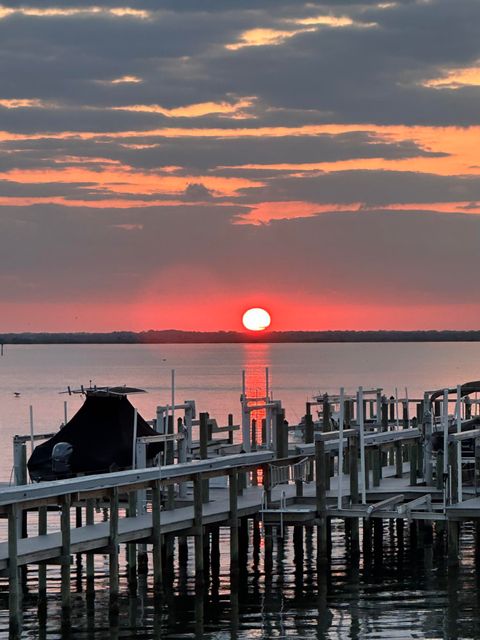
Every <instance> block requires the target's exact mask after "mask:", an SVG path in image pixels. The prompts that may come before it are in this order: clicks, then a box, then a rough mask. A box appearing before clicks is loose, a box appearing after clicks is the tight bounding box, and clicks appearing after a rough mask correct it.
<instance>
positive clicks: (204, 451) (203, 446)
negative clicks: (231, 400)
mask: <svg viewBox="0 0 480 640" xmlns="http://www.w3.org/2000/svg"><path fill="white" fill-rule="evenodd" d="M208 420H209V415H208V413H201V414H200V458H201V459H202V460H206V459H207V458H208ZM202 486H203V489H202V502H204V503H207V502H208V501H209V499H210V496H209V483H208V480H202Z"/></svg>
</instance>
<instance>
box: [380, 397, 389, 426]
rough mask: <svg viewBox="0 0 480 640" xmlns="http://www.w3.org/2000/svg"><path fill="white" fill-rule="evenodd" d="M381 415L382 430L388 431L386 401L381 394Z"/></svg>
mask: <svg viewBox="0 0 480 640" xmlns="http://www.w3.org/2000/svg"><path fill="white" fill-rule="evenodd" d="M381 411H382V417H381V424H382V431H388V402H387V398H386V397H385V396H382V405H381Z"/></svg>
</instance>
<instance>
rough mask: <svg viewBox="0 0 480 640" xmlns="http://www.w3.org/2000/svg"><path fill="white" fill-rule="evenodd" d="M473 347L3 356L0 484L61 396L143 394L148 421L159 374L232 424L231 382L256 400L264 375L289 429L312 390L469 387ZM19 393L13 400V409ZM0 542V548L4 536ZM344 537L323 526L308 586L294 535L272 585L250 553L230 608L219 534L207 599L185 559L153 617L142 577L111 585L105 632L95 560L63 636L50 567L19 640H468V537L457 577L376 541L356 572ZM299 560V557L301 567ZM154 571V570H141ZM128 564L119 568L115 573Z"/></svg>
mask: <svg viewBox="0 0 480 640" xmlns="http://www.w3.org/2000/svg"><path fill="white" fill-rule="evenodd" d="M479 355H480V344H477V343H430V344H418V343H415V344H388V343H384V344H340V345H338V344H327V345H326V344H314V345H303V344H302V345H118V346H113V345H65V346H64V345H61V346H7V347H6V350H5V356H4V357H3V358H0V407H1V409H0V445H1V446H2V449H3V453H4V456H3V461H4V462H3V465H2V466H1V477H0V480H3V481H6V480H8V478H9V476H10V471H11V454H10V451H11V438H12V436H13V434H15V433H28V431H29V405H33V407H34V420H35V430H36V431H38V432H40V431H50V430H56V429H57V428H58V426H59V424H60V422H61V421H62V420H63V412H64V406H63V402H64V400H65V398H67V400H68V413H69V415H72V414H73V412H74V411H75V410H76V409H77V408H78V407H79V406H80V403H81V399H80V398H79V397H68V396H63V395H59V393H58V392H59V391H61V390H62V389H65V388H66V386H67V385H68V384H69V385H71V386H72V387H76V386H78V385H80V384H88V383H89V381H90V380H92V381H93V382H94V383H96V384H111V385H113V384H123V383H126V384H129V385H133V386H139V387H142V388H145V389H146V390H147V391H148V392H149V393H148V394H145V395H142V396H134V397H132V400H133V401H134V403H135V404H136V406H138V408H139V410H140V411H141V412H142V414H143V415H144V417H146V418H147V419H149V418H151V417H153V416H154V412H155V407H156V405H157V404H167V403H168V402H169V401H170V390H169V385H170V370H171V369H172V368H174V369H175V370H176V379H177V396H176V397H177V400H185V399H195V400H196V401H197V406H198V408H199V410H208V411H209V412H210V414H211V415H213V416H215V417H217V419H218V421H219V423H223V422H224V421H225V419H226V415H227V414H228V413H229V412H233V413H235V414H236V420H237V421H238V420H239V413H240V412H239V395H240V390H241V370H242V369H246V370H247V381H248V387H249V389H250V390H251V391H250V392H254V391H255V389H258V392H259V393H261V389H262V385H263V369H264V367H265V366H268V367H269V368H270V372H271V381H272V387H273V391H274V395H275V397H277V398H280V399H281V400H282V402H283V405H284V406H285V407H286V410H287V418H288V419H289V420H290V421H291V422H295V421H297V420H298V419H299V418H300V416H301V415H303V413H304V412H305V401H306V400H307V399H309V398H310V397H311V396H312V394H314V393H318V392H320V391H322V392H323V391H336V390H338V388H339V387H340V386H344V387H346V389H348V390H353V389H355V388H356V387H357V386H358V385H360V384H362V385H363V386H364V387H377V386H383V387H384V388H385V391H386V392H387V393H388V394H390V393H392V392H393V390H394V388H395V387H398V388H399V389H401V390H403V389H404V387H405V386H408V392H409V395H410V397H413V396H415V395H417V396H418V395H419V394H421V393H422V392H423V391H424V390H425V389H429V388H430V389H432V388H443V387H444V386H447V385H450V386H451V385H454V384H456V383H458V382H463V381H466V380H473V379H477V378H479V377H480V376H479V375H478V368H479V367H478V362H480V360H479ZM14 392H19V393H20V394H21V395H20V397H19V398H15V397H14ZM2 537H3V536H2ZM344 539H345V535H344V531H343V524H342V523H340V522H336V521H334V523H333V548H332V562H331V566H330V568H329V570H328V571H325V572H323V571H322V572H321V573H320V575H318V574H317V570H316V562H315V558H316V552H315V535H314V534H313V535H310V534H306V537H305V541H304V544H303V547H302V549H300V548H299V547H298V546H297V547H296V546H295V545H294V544H293V530H292V529H289V530H288V534H287V538H286V539H285V540H284V541H283V542H282V541H281V540H277V541H275V544H274V552H273V568H274V570H273V574H272V576H271V577H269V576H268V575H265V572H264V561H265V557H264V555H265V550H264V547H263V544H262V546H261V547H260V548H259V549H256V550H254V549H253V547H252V544H250V550H249V556H248V560H247V562H246V563H245V566H247V567H248V571H247V572H244V574H243V575H242V577H241V581H240V585H239V589H238V593H237V594H234V595H233V596H231V593H230V579H229V557H228V530H227V529H222V530H221V544H220V550H221V553H220V566H219V568H218V571H216V572H215V573H214V575H212V583H211V586H210V590H209V592H208V594H204V598H202V597H195V596H194V593H195V591H194V579H193V575H194V570H193V566H192V560H193V553H192V550H191V549H190V555H189V566H188V571H187V574H186V575H179V572H178V570H176V571H175V576H174V580H173V582H172V584H171V587H170V588H169V589H168V591H167V598H166V600H165V602H164V603H163V605H162V607H161V608H160V609H158V608H157V609H156V608H155V606H154V602H153V600H152V590H151V577H149V578H148V579H144V580H143V581H142V580H140V582H139V586H138V591H137V594H136V595H135V596H129V595H128V589H127V585H126V580H125V577H124V576H122V585H121V587H122V588H121V592H122V594H123V595H122V601H121V614H120V618H119V620H118V622H117V623H115V624H114V625H113V626H111V624H110V622H109V619H108V557H107V556H101V555H97V556H96V567H97V571H98V574H99V578H98V580H97V582H96V599H95V604H94V606H92V604H91V603H89V602H87V600H86V597H85V594H84V593H83V590H82V589H83V588H84V584H83V585H82V584H81V583H78V584H77V583H76V581H75V573H76V572H75V568H72V580H73V585H72V586H73V613H72V625H71V627H70V628H69V629H67V628H62V625H61V617H60V601H59V597H58V589H59V571H58V567H55V566H49V569H48V603H47V609H46V610H42V609H40V610H38V608H37V601H36V587H37V585H36V570H35V569H34V568H31V570H30V571H29V572H28V577H27V579H28V588H29V596H28V597H27V598H26V600H25V607H24V611H25V614H24V632H23V636H24V637H25V638H48V639H49V640H53V639H55V638H79V639H80V638H82V639H83V638H89V639H90V638H91V639H93V640H100V639H102V640H103V639H106V638H132V637H136V638H158V637H162V638H169V639H180V638H181V639H188V638H205V639H211V640H213V639H215V640H217V639H221V640H224V639H225V640H227V639H230V638H232V639H233V638H238V639H244V638H245V639H246V638H258V639H261V640H267V639H269V638H327V639H330V638H332V639H333V638H341V639H343V638H352V639H355V638H358V639H374V638H381V639H385V640H387V639H390V638H395V639H397V638H431V639H436V638H443V639H450V638H451V639H454V638H462V639H468V638H472V639H473V638H479V637H480V614H479V611H480V607H479V604H480V589H479V586H480V585H479V575H480V573H479V571H477V567H476V561H475V558H474V554H473V534H472V530H471V527H469V525H466V526H465V527H464V531H463V535H462V545H461V561H460V565H459V567H458V569H456V570H451V569H450V570H448V569H447V564H446V558H445V549H444V548H443V546H442V545H441V544H440V545H439V546H438V545H435V546H433V547H432V546H430V547H426V548H425V549H415V548H414V547H412V546H411V545H410V541H409V539H408V536H406V537H405V543H404V544H403V545H402V544H399V541H398V540H397V538H396V535H395V531H394V530H393V529H392V530H391V531H390V530H389V529H388V527H386V528H385V534H384V553H383V560H382V561H380V560H379V559H378V558H377V559H376V560H372V561H371V562H367V563H365V562H364V561H363V559H361V560H360V562H359V563H358V564H357V563H356V562H355V561H354V560H353V559H352V558H351V557H349V555H348V551H347V550H346V548H345V543H344ZM302 555H303V557H302ZM150 566H151V565H150ZM124 567H125V564H124V562H123V557H122V563H121V570H122V572H123V571H124ZM7 636H8V602H7V594H6V591H5V586H3V588H2V586H1V584H0V637H7Z"/></svg>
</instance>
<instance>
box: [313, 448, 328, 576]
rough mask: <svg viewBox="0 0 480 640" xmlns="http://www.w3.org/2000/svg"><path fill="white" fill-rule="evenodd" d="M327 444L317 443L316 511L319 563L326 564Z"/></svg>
mask: <svg viewBox="0 0 480 640" xmlns="http://www.w3.org/2000/svg"><path fill="white" fill-rule="evenodd" d="M324 465H325V443H324V442H323V441H322V440H317V441H316V442H315V478H316V510H317V520H318V526H317V553H318V556H317V562H318V564H319V565H322V564H325V563H326V562H327V557H328V540H327V499H326V484H325V469H324Z"/></svg>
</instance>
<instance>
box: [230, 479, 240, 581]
mask: <svg viewBox="0 0 480 640" xmlns="http://www.w3.org/2000/svg"><path fill="white" fill-rule="evenodd" d="M237 485H238V473H237V471H236V470H235V469H232V470H231V471H230V472H229V474H228V488H229V492H228V493H229V499H230V504H229V507H230V574H231V575H233V574H237V573H238V568H239V566H238V562H239V551H238V486H237Z"/></svg>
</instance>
